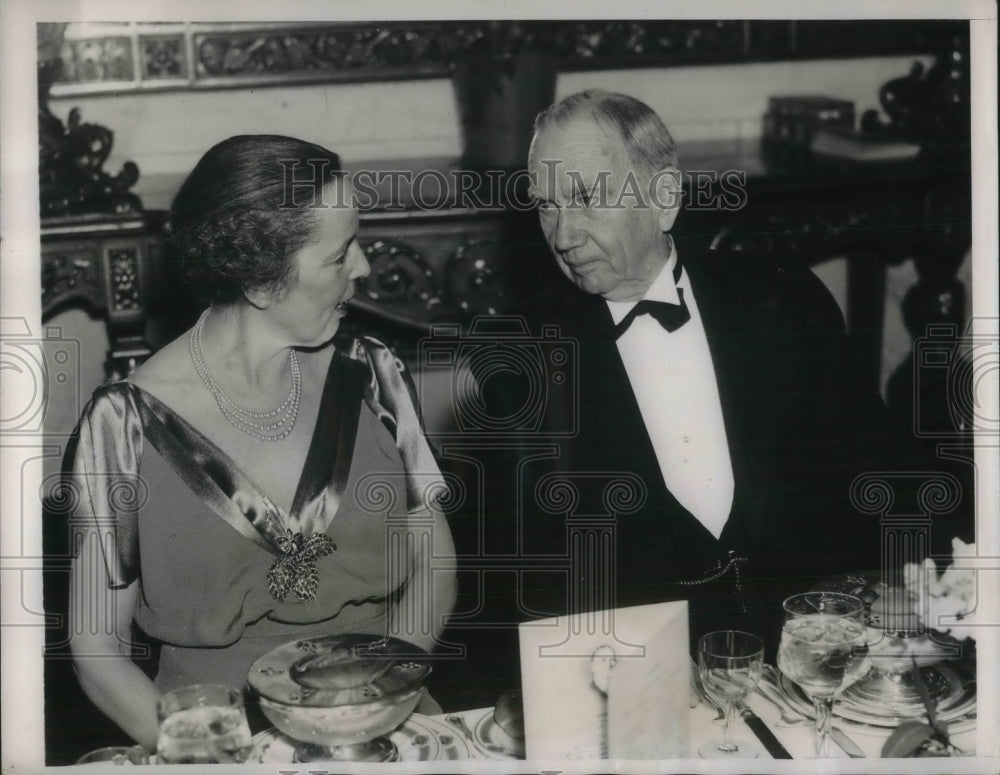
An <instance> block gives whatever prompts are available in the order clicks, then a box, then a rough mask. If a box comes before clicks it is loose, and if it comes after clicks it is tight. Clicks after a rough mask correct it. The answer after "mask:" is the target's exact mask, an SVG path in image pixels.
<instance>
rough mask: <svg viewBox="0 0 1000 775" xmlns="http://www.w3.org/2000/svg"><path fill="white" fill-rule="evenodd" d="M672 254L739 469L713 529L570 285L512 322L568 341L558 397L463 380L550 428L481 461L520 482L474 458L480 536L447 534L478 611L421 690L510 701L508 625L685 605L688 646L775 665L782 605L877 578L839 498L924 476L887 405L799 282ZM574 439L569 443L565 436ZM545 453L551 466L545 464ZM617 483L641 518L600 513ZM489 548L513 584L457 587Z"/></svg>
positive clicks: (869, 548)
mask: <svg viewBox="0 0 1000 775" xmlns="http://www.w3.org/2000/svg"><path fill="white" fill-rule="evenodd" d="M681 258H682V260H683V261H684V264H685V268H686V270H687V272H688V275H689V277H690V281H691V286H692V291H693V293H694V296H695V299H696V301H697V304H698V309H699V312H700V315H701V318H702V322H703V325H704V328H705V333H706V335H707V339H708V343H709V348H710V352H711V356H712V361H713V366H714V369H715V375H716V382H717V385H718V390H719V397H720V401H721V405H722V412H723V418H724V422H725V427H726V435H727V439H728V443H729V452H730V458H731V461H732V466H733V475H734V480H735V492H734V503H733V508H732V512H731V514H730V519H729V522H728V523H727V525H726V527H725V530H724V531H723V533H722V535H721V537H720V539H719V540H716V539H715V538H714V537H713V536H712V535H711V534H710V533H709V532H708V531H707V530H705V529H704V528H703V527H702V526H701V524H700V523H699V522H698V521H697V520H696V519H695V518H694V517H693V516H692V515H691V514H689V513H688V512H687V511H686V510H685V509H684V508H683V507H681V506H680V504H679V503H678V502H677V501H676V500H675V499H674V498H673V496H672V495H671V494H670V492H669V491H668V490H667V489H666V487H665V485H664V483H663V479H662V475H661V473H660V469H659V465H658V462H657V460H656V457H655V454H654V452H653V449H652V445H651V443H650V440H649V435H648V433H647V432H646V428H645V425H644V423H643V419H642V416H641V414H640V412H639V410H638V408H637V406H636V403H635V398H634V395H633V393H632V389H631V385H630V383H629V380H628V376H627V374H626V372H625V369H624V366H623V365H622V362H621V358H620V356H619V354H618V349H617V345H616V344H615V340H614V332H613V325H612V320H611V315H610V312H609V311H608V308H607V304H606V303H605V301H604V300H603V299H601V298H599V297H594V296H589V295H587V294H584V293H582V292H579V291H577V290H576V289H575V288H573V287H572V286H571V285H570V284H569V283H567V282H565V281H563V283H562V286H561V287H562V288H563V290H564V291H565V294H564V297H562V298H560V299H556V298H555V296H554V293H553V291H554V290H555V289H553V288H552V287H551V286H548V285H546V288H545V293H546V296H545V299H544V306H543V305H542V304H538V303H535V304H531V305H530V306H528V307H527V311H525V316H526V317H527V319H528V327H529V329H530V330H531V331H532V332H533V333H535V334H540V333H541V332H542V329H543V327H544V326H550V327H551V326H557V327H558V329H559V338H561V339H563V340H569V341H571V342H572V343H574V346H575V352H574V356H573V357H575V358H576V359H577V360H576V366H577V368H576V369H566V368H565V365H562V366H560V368H559V370H560V371H561V373H562V374H563V375H564V376H565V375H570V376H569V378H568V379H566V380H563V381H562V382H560V383H559V384H558V385H557V384H556V383H555V382H554V381H553V380H551V379H547V380H546V384H545V385H544V386H541V387H542V389H541V390H540V391H537V390H536V391H535V392H534V393H532V392H531V390H530V388H531V387H532V386H530V385H529V386H527V388H528V389H527V392H526V385H525V384H524V383H523V381H521V382H519V381H518V380H517V379H516V378H515V377H511V376H510V373H509V372H504V371H500V372H495V373H492V374H491V375H489V377H488V378H486V379H482V377H483V375H477V376H478V377H480V386H481V389H482V390H483V394H484V395H483V398H484V400H485V403H486V405H487V406H490V407H492V408H491V409H490V410H489V413H490V414H491V415H492V416H494V417H502V416H505V415H504V412H505V409H504V407H507V409H508V410H509V409H511V408H517V407H522V406H523V405H524V403H525V396H526V395H541V396H543V400H544V402H545V409H546V412H547V414H546V416H545V421H544V422H543V423H542V424H541V426H540V427H539V428H537V429H535V430H529V431H525V433H524V434H523V435H522V438H521V446H517V445H514V446H513V447H511V446H510V444H509V442H508V443H507V444H505V445H501V446H502V447H503V449H507V450H509V451H510V452H511V453H512V457H513V458H515V459H511V460H506V461H502V462H499V463H496V461H494V464H496V466H497V468H498V469H501V470H503V471H512V470H515V469H516V470H517V471H518V479H517V481H516V483H513V484H512V482H511V480H510V478H508V477H505V476H491V475H490V471H489V469H490V463H489V462H487V461H483V462H484V463H485V464H484V465H483V466H482V467H481V468H482V470H483V471H485V478H486V480H487V482H488V483H492V484H488V486H487V492H486V497H485V498H484V502H485V504H486V514H485V520H482V522H480V521H479V520H478V518H470V519H467V520H464V519H461V518H459V517H460V516H461V515H458V516H457V517H456V518H454V519H453V520H452V525H453V530H454V532H455V538H456V544H457V546H458V548H459V554H460V556H459V570H460V573H459V581H460V590H462V593H461V595H460V598H461V599H460V603H459V606H458V608H457V610H459V611H462V612H470V611H475V612H476V613H475V614H469V613H463V621H464V622H470V621H478V622H479V624H478V625H477V627H478V628H476V627H473V628H471V629H462V626H461V625H458V626H457V627H456V631H454V632H453V633H452V635H453V637H454V639H455V640H456V641H459V642H463V643H464V644H465V645H467V647H468V658H467V659H466V660H464V661H463V662H461V663H456V664H454V665H448V664H445V665H441V666H439V667H438V668H436V673H437V678H436V681H437V683H436V685H435V691H436V692H437V694H438V695H440V696H445V697H447V696H449V695H451V694H454V695H455V696H456V699H455V707H468V706H469V704H470V703H473V704H474V703H476V702H478V703H480V704H483V703H486V704H489V703H491V702H493V701H494V700H495V698H496V696H498V695H499V694H500V692H502V691H504V690H505V689H510V688H513V687H516V686H517V685H518V680H519V678H518V676H519V672H518V669H519V668H518V658H517V655H518V646H517V631H516V624H517V622H519V621H524V620H525V619H527V618H530V617H539V616H551V615H559V614H564V613H568V612H571V611H578V610H582V609H586V608H594V609H597V608H606V607H610V606H618V607H625V606H631V605H641V604H645V603H653V602H662V601H667V600H687V601H688V602H689V622H690V628H689V632H690V638H691V643H692V646H693V644H694V642H695V641H696V639H697V638H698V637H699V636H700V635H701V634H703V633H704V632H707V631H710V630H713V629H745V630H749V631H752V632H756V633H758V634H760V635H761V636H762V637H764V639H765V643H766V644H767V646H768V657H769V659H771V661H772V662H773V660H774V652H775V649H776V647H777V644H778V637H779V634H780V628H781V624H782V618H783V616H782V610H781V601H782V600H784V599H785V598H786V597H787V596H789V595H791V594H794V593H796V592H801V591H806V590H808V589H810V588H812V587H813V586H814V585H815V584H816V583H818V582H819V581H821V580H823V579H826V578H829V577H831V576H835V575H838V574H842V573H847V572H851V571H861V570H868V569H878V568H879V567H880V556H881V532H882V531H881V525H880V521H879V517H878V516H872V515H870V514H863V513H861V512H859V511H858V510H857V509H856V508H855V507H854V506H853V505H852V504H851V500H850V487H851V483H852V481H853V480H854V477H855V476H857V475H858V474H861V473H865V472H871V471H893V470H896V471H906V470H909V471H913V470H928V465H927V461H925V460H920V459H915V458H914V456H913V454H911V453H912V452H913V449H912V445H911V444H909V443H908V440H900V439H899V438H898V437H896V436H894V435H893V433H892V431H891V430H890V426H889V423H888V422H887V419H886V417H885V412H884V407H883V405H882V402H881V399H880V398H879V397H878V395H877V394H875V393H874V392H873V391H872V390H871V388H870V387H868V386H866V385H863V384H862V381H861V380H860V379H859V378H858V375H859V374H860V373H861V372H860V371H859V369H858V368H857V367H856V366H855V364H854V362H853V358H852V357H851V353H850V349H849V346H848V341H847V338H846V336H845V331H844V323H843V319H842V317H841V314H840V310H839V308H838V307H837V305H836V303H835V302H834V300H833V298H832V297H831V296H830V294H829V293H828V292H827V290H826V288H825V287H824V286H823V285H822V283H821V282H820V281H819V280H818V279H817V278H816V277H815V276H814V275H813V274H812V272H810V271H809V270H808V269H806V268H804V267H794V266H784V265H781V264H780V263H778V262H773V261H769V262H762V261H759V260H751V259H750V258H741V257H724V256H716V255H714V254H711V253H709V254H706V255H703V256H696V255H695V254H694V253H693V251H690V250H687V249H682V251H681ZM538 310H542V311H541V312H538ZM546 341H548V342H551V341H552V340H551V338H550V339H548V340H546ZM547 347H548V345H546V347H545V348H542V349H541V350H540V352H541V354H542V355H543V356H547V354H548V349H547ZM571 351H572V350H571ZM574 373H575V376H573V375H574ZM534 387H536V388H537V387H539V386H537V385H536V386H534ZM663 400H664V401H669V400H670V396H664V397H663ZM573 418H576V422H575V423H574V422H573V421H572V420H573ZM574 424H575V427H576V432H575V434H574V435H572V436H571V437H566V436H565V435H563V434H561V433H560V431H565V430H566V429H567V428H568V427H570V426H573V425H574ZM546 446H549V447H550V448H551V449H553V450H557V453H556V454H555V456H550V457H546V456H545V455H544V454H539V449H540V448H545V447H546ZM499 449H500V447H498V450H499ZM473 454H475V452H473ZM560 479H564V480H565V481H567V482H569V483H570V484H571V486H572V489H573V490H574V491H575V496H574V497H575V498H576V500H575V502H574V503H571V502H570V501H566V500H560V498H559V497H548V498H546V497H544V493H545V491H546V485H547V484H548V485H550V486H551V485H553V484H554V483H556V482H558V481H559V480H560ZM616 480H620V481H627V482H629V483H631V484H630V485H629V486H632V485H634V484H635V482H636V481H639V482H641V483H642V484H641V487H640V490H641V494H642V497H641V505H639V506H638V507H635V503H634V501H633V503H631V504H625V508H618V507H619V506H622V505H623V500H625V501H628V500H629V497H628V494H627V493H626V494H625V498H624V499H622V498H616V497H614V495H612V496H611V497H609V484H612V483H613V482H614V481H616ZM612 489H613V487H612ZM626 489H627V487H626ZM550 492H551V488H550ZM617 494H618V495H622V491H621V490H618V491H617ZM560 503H561V504H562V506H561V507H560ZM588 520H592V521H593V524H594V525H595V527H596V528H597V530H598V532H599V531H601V530H606V528H607V525H608V523H609V522H610V523H611V524H612V525H613V541H612V544H611V547H612V548H611V550H610V551H606V552H605V553H604V554H602V553H601V547H600V545H599V542H598V544H591V545H590V547H589V548H590V550H593V551H591V554H590V555H589V557H590V559H589V560H588V559H587V557H584V559H583V561H582V562H577V561H573V560H572V559H570V560H569V561H567V557H570V558H572V555H573V552H574V551H575V550H574V549H573V548H572V546H571V544H572V543H573V541H574V538H573V536H571V533H572V531H573V530H574V529H579V528H580V526H581V525H582V526H584V528H585V527H586V526H587V524H588ZM473 522H475V523H476V525H475V526H473V525H472V524H471V523H473ZM466 523H469V524H468V525H466ZM466 527H469V528H470V529H469V530H466V529H465V528H466ZM481 531H482V532H481ZM945 532H946V531H945ZM466 533H468V535H465V534H466ZM579 535H580V534H579V533H577V536H576V537H577V538H579ZM945 538H947V536H945ZM585 544H586V542H582V545H585ZM579 545H581V544H579V543H578V546H579ZM483 546H485V547H486V549H487V551H489V552H491V553H494V554H505V555H508V556H520V557H521V558H522V561H521V567H520V572H519V573H516V574H515V573H512V572H506V573H496V574H492V575H490V577H489V578H486V577H485V576H484V575H483V574H481V573H480V572H479V571H478V570H476V569H472V570H471V571H470V572H468V573H463V572H462V569H463V560H462V556H461V555H462V554H465V553H469V554H471V555H475V554H476V553H477V552H479V551H481V547H483ZM605 548H607V547H605ZM584 554H586V552H584ZM546 568H548V569H549V570H546ZM609 579H610V584H609ZM463 703H464V705H463Z"/></svg>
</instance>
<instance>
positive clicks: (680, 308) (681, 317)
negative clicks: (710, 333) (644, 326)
mask: <svg viewBox="0 0 1000 775" xmlns="http://www.w3.org/2000/svg"><path fill="white" fill-rule="evenodd" d="M677 297H678V298H679V299H680V300H681V303H680V304H670V303H668V302H666V301H649V300H648V299H643V300H642V301H640V302H639V303H638V304H636V305H635V306H634V307H632V309H630V310H629V312H628V314H627V315H626V316H625V317H624V318H622V322H621V323H619V324H618V325H617V326H615V339H619V338H620V337H621V335H622V334H624V333H625V332H626V331H628V329H629V326H631V325H632V321H633V320H635V319H636V318H637V317H638V316H639V315H651V316H652V317H653V319H654V320H655V321H656V322H657V323H659V324H660V325H661V326H663V327H664V328H665V329H666V330H667V331H676V330H677V329H678V328H680V327H681V326H683V325H684V324H685V323H687V322H688V321H689V320H690V319H691V313H690V312H688V308H687V304H685V303H684V289H683V288H678V289H677Z"/></svg>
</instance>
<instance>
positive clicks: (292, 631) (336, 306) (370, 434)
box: [67, 136, 455, 748]
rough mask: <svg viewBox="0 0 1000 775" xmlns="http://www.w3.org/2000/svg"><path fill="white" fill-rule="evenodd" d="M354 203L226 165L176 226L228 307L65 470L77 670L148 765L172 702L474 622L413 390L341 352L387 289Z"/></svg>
mask: <svg viewBox="0 0 1000 775" xmlns="http://www.w3.org/2000/svg"><path fill="white" fill-rule="evenodd" d="M352 194H353V190H352V188H351V185H350V182H349V181H348V180H347V179H346V177H345V176H344V175H343V174H342V173H341V172H340V164H339V159H338V157H337V156H336V154H333V153H331V152H329V151H326V150H324V149H323V148H320V147H318V146H316V145H313V144H311V143H306V142H302V141H299V140H294V139H291V138H286V137H277V136H241V137H234V138H231V139H229V140H226V141H224V142H222V143H219V144H218V145H216V146H215V147H213V148H212V149H211V150H209V151H208V153H206V154H205V156H204V157H203V158H202V159H201V161H200V162H199V163H198V165H197V166H196V167H195V169H194V171H193V172H192V173H191V175H190V176H189V177H188V178H187V180H186V181H185V183H184V184H183V186H182V187H181V189H180V191H179V192H178V194H177V196H176V198H175V200H174V203H173V207H172V211H171V241H172V243H173V245H174V247H175V248H176V250H177V255H178V256H179V258H180V260H182V261H184V264H185V269H186V270H187V272H188V275H189V277H190V278H191V280H192V281H193V284H194V285H193V287H194V288H195V290H196V291H198V292H199V293H200V295H202V296H204V297H205V299H206V300H207V301H208V302H209V306H207V308H206V309H205V311H204V313H203V314H202V316H201V317H200V318H199V320H198V322H197V324H196V325H195V326H194V327H193V328H192V329H191V330H190V331H189V332H187V333H186V334H185V335H182V336H181V337H179V338H178V339H176V340H175V341H173V342H171V343H170V344H168V345H167V346H166V347H164V348H163V349H162V350H160V351H159V352H158V353H157V354H156V355H154V356H153V357H152V358H151V359H150V360H149V361H147V362H146V363H145V364H143V365H142V366H141V367H140V368H138V369H137V370H136V371H135V373H134V374H133V375H132V376H131V377H130V378H129V380H128V381H127V382H126V381H122V382H117V383H112V384H110V385H105V386H103V387H101V388H100V389H98V390H97V391H96V392H95V394H94V396H93V398H92V400H91V401H90V403H89V404H88V406H87V407H86V409H85V410H84V413H83V417H82V419H81V421H80V425H79V427H78V436H77V438H76V441H75V445H74V446H73V447H71V448H70V450H69V452H68V454H67V465H68V473H69V477H70V478H69V482H70V483H71V485H72V486H73V488H74V490H73V492H74V493H75V495H76V497H77V502H78V505H77V508H76V513H75V516H76V523H75V524H77V525H83V527H82V529H81V530H80V532H79V533H78V535H77V539H76V540H77V544H76V546H77V550H76V556H75V560H74V562H73V572H72V577H71V578H72V580H71V585H72V589H71V595H72V597H71V599H72V601H73V602H72V603H71V611H70V625H71V632H72V633H74V635H73V636H72V640H71V649H72V651H73V655H74V660H75V667H76V670H77V674H78V676H79V678H80V682H81V685H82V686H83V688H84V690H85V692H86V693H87V695H88V696H89V697H90V698H91V700H93V702H94V703H95V704H96V705H97V706H98V707H99V708H101V710H103V711H104V712H105V713H106V714H107V715H108V716H109V717H111V718H112V719H113V720H114V721H115V722H116V723H117V724H118V725H119V726H120V727H121V728H122V729H123V730H125V731H126V732H127V733H128V734H130V735H131V736H132V737H133V738H135V740H137V741H138V742H140V743H142V744H143V745H145V746H147V747H149V748H152V747H153V746H154V745H155V741H156V732H157V720H156V711H155V706H156V699H157V698H158V696H159V695H160V694H161V693H162V692H164V691H168V690H170V689H173V688H176V687H178V686H183V685H187V684H191V683H197V682H218V683H228V684H231V685H235V686H242V685H243V684H244V683H245V681H246V673H247V669H248V667H249V666H250V664H251V663H252V661H253V660H254V659H255V658H257V657H258V656H260V655H261V654H263V653H265V652H267V651H268V650H270V649H271V648H273V647H275V646H277V645H280V644H281V643H284V642H286V641H289V640H293V639H296V638H302V637H311V636H318V635H326V634H331V633H343V632H362V633H372V634H378V635H382V634H385V633H386V632H389V633H390V634H393V635H397V636H399V637H403V638H406V639H408V640H410V641H411V642H413V643H415V644H416V645H418V646H420V647H422V648H425V649H427V650H430V649H431V648H432V647H433V645H434V643H435V640H436V637H437V636H438V635H439V634H440V630H441V627H442V622H443V617H444V616H446V615H447V614H448V613H449V612H450V611H451V608H452V606H453V604H454V595H455V589H454V568H453V562H454V547H453V545H452V539H451V535H450V533H449V531H448V527H447V523H446V522H445V520H444V519H443V518H442V516H441V513H440V511H439V510H438V509H437V508H436V507H435V497H436V496H439V495H441V493H442V492H443V483H442V480H441V476H440V473H439V471H438V469H437V467H436V464H435V462H434V459H433V456H432V455H431V452H430V448H429V446H428V445H427V442H426V440H425V438H424V436H423V433H422V427H421V422H420V417H419V414H418V409H417V403H416V399H415V394H414V392H413V388H412V383H411V382H410V381H409V378H408V376H407V375H406V373H405V371H404V369H403V366H402V364H401V363H400V362H399V361H398V360H397V359H396V358H395V357H394V356H393V355H392V354H391V353H390V352H389V351H388V350H387V349H386V348H385V347H384V346H383V345H381V344H380V343H379V342H377V341H375V340H372V339H362V340H359V341H355V342H354V343H353V344H352V346H351V347H348V348H346V349H343V348H342V349H337V348H335V347H334V346H333V345H332V343H331V339H332V337H333V336H334V334H335V333H336V332H337V328H338V326H339V325H340V320H341V318H342V317H343V316H344V315H345V313H346V309H345V304H346V302H347V301H348V300H349V299H350V298H351V296H352V295H353V294H354V288H355V282H356V281H357V280H359V279H361V278H363V277H365V276H366V275H367V274H368V272H369V267H368V264H367V261H366V259H365V255H364V252H363V251H362V249H361V247H360V246H359V244H358V236H357V235H358V211H357V209H356V208H355V207H354V206H353V204H352ZM399 515H402V516H399ZM421 531H422V532H424V533H426V532H428V531H429V532H430V534H431V541H430V543H431V547H429V548H424V547H426V546H427V542H426V541H421V540H420V537H419V536H414V535H413V534H414V533H415V532H421ZM399 533H402V534H408V535H403V537H402V539H401V540H397V539H396V538H395V537H393V536H392V535H390V534H399ZM387 546H389V547H399V546H402V547H407V548H406V549H404V550H398V551H397V550H392V549H390V550H388V551H387ZM432 556H433V579H432ZM432 580H433V584H432V583H431V582H432ZM421 590H429V592H423V593H422V592H421ZM421 594H424V595H428V596H429V597H431V598H432V599H431V600H429V601H428V600H423V599H421ZM428 603H429V604H430V605H428ZM414 617H416V618H414ZM404 621H405V622H406V623H407V624H406V630H405V631H404V625H403V622H404ZM133 623H134V624H135V625H136V626H137V627H138V628H139V629H140V630H141V631H143V632H144V633H146V634H147V635H148V636H150V637H151V638H152V639H153V640H155V641H157V642H159V643H160V644H161V648H160V657H159V663H158V667H157V669H156V671H155V678H154V679H152V680H151V679H150V678H148V677H147V676H146V674H145V673H144V672H143V670H141V669H140V668H139V667H138V666H137V665H136V664H135V663H134V662H133V661H132V659H131V656H132V651H133V647H132V637H131V634H130V633H131V625H132V624H133Z"/></svg>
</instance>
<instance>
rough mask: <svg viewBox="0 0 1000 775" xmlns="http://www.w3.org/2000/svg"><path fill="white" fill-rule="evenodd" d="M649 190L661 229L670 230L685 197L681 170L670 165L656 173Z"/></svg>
mask: <svg viewBox="0 0 1000 775" xmlns="http://www.w3.org/2000/svg"><path fill="white" fill-rule="evenodd" d="M649 191H650V196H651V198H652V202H651V206H652V207H653V209H654V210H655V211H656V222H657V223H658V224H659V227H660V231H663V232H668V231H670V230H671V229H672V228H673V227H674V221H675V220H677V214H678V213H679V212H680V210H681V202H682V201H683V199H684V187H683V185H682V184H681V172H680V170H678V169H674V168H673V167H668V168H667V169H663V170H660V171H659V172H657V173H656V174H654V175H653V177H652V178H651V179H650V184H649Z"/></svg>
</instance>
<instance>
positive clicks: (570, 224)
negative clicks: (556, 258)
mask: <svg viewBox="0 0 1000 775" xmlns="http://www.w3.org/2000/svg"><path fill="white" fill-rule="evenodd" d="M577 217H578V214H577V213H575V212H572V211H570V210H568V209H566V208H564V207H560V208H559V214H558V215H557V216H556V229H555V234H554V241H553V244H552V246H553V247H554V248H555V249H556V250H557V251H558V252H560V253H565V252H566V251H567V250H572V249H573V248H577V247H580V245H582V244H583V243H584V241H585V237H584V234H583V231H582V230H581V229H580V228H579V226H578V224H577V222H576V219H577Z"/></svg>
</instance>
